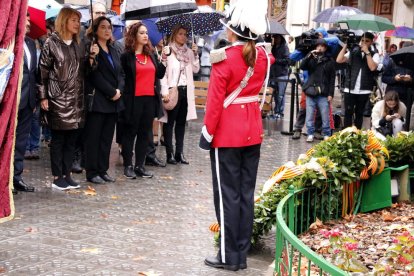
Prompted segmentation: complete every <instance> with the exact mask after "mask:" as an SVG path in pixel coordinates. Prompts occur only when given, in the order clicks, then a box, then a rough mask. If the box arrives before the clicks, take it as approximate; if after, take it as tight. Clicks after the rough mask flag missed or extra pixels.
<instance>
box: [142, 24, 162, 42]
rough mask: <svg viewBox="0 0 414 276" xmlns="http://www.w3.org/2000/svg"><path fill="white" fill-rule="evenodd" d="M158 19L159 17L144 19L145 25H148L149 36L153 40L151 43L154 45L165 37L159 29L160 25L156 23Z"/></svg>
mask: <svg viewBox="0 0 414 276" xmlns="http://www.w3.org/2000/svg"><path fill="white" fill-rule="evenodd" d="M156 21H157V19H155V18H150V19H144V20H142V23H144V25H145V26H146V27H147V30H148V37H149V39H150V40H151V44H152V45H153V46H156V45H157V44H158V43H159V42H160V41H161V40H162V39H163V35H162V33H161V32H160V31H159V30H158V27H157V25H156V24H155V22H156Z"/></svg>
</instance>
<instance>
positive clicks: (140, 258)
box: [132, 256, 147, 261]
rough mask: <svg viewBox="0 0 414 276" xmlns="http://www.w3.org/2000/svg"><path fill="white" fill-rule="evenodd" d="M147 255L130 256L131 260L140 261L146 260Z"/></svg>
mask: <svg viewBox="0 0 414 276" xmlns="http://www.w3.org/2000/svg"><path fill="white" fill-rule="evenodd" d="M146 259H147V257H145V256H136V257H134V258H132V260H133V261H142V260H146Z"/></svg>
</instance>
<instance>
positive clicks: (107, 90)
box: [84, 16, 124, 184]
mask: <svg viewBox="0 0 414 276" xmlns="http://www.w3.org/2000/svg"><path fill="white" fill-rule="evenodd" d="M86 35H87V37H88V38H89V39H90V41H92V43H91V44H93V45H92V46H94V47H95V48H97V49H96V52H94V53H90V54H91V55H90V56H89V62H88V63H87V70H86V81H85V86H86V87H85V93H86V95H87V96H88V114H87V120H86V126H85V132H84V135H85V138H84V139H85V169H86V179H87V181H89V182H92V183H95V184H103V183H105V182H114V181H115V179H114V178H112V177H111V176H109V175H108V169H109V155H110V152H111V145H112V138H113V137H114V132H115V124H116V122H117V119H118V112H119V111H121V110H123V108H124V105H123V102H122V99H121V93H123V91H124V73H123V71H122V67H121V60H120V54H119V52H118V51H117V50H116V48H115V47H114V46H113V40H112V23H111V20H109V19H108V18H106V17H105V16H101V17H98V18H96V19H95V20H94V21H93V23H92V26H91V27H90V28H89V29H88V30H87V31H86ZM86 48H87V49H88V48H90V47H86Z"/></svg>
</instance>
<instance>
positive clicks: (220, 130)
mask: <svg viewBox="0 0 414 276" xmlns="http://www.w3.org/2000/svg"><path fill="white" fill-rule="evenodd" d="M256 49H257V51H258V56H257V60H256V65H255V67H254V73H253V75H252V76H251V78H250V80H249V82H248V85H247V86H246V87H245V88H244V89H243V90H242V91H241V93H240V94H239V97H246V96H255V95H258V94H259V92H260V90H261V88H262V86H263V83H264V80H265V78H266V72H267V62H268V60H267V57H266V55H267V53H266V52H265V51H264V48H262V49H258V47H257V48H256ZM242 50H243V45H237V46H233V47H229V48H227V49H226V50H225V51H226V56H227V58H226V59H224V60H223V61H220V62H218V63H214V64H213V65H212V71H211V75H210V84H209V87H208V94H207V104H206V114H205V117H204V124H205V126H206V128H207V131H208V133H209V134H210V135H212V136H213V141H212V144H211V145H212V147H213V148H221V147H246V146H252V145H257V144H260V143H262V140H263V126H262V116H261V112H260V103H259V102H253V103H247V104H231V105H229V106H228V107H227V108H226V109H225V108H224V107H223V102H224V100H225V99H226V97H227V96H228V95H229V94H231V93H232V92H233V91H234V90H235V89H236V88H237V87H238V86H239V85H240V82H241V80H242V79H243V78H244V76H245V75H246V72H247V69H248V66H247V65H246V63H245V62H244V59H243V56H242ZM269 56H270V63H273V62H274V61H275V59H274V57H273V56H272V55H271V54H269Z"/></svg>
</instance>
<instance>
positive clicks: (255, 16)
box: [220, 0, 268, 40]
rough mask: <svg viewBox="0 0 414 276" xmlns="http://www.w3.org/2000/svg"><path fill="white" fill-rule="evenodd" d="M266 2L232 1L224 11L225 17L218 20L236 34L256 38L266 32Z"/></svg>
mask: <svg viewBox="0 0 414 276" xmlns="http://www.w3.org/2000/svg"><path fill="white" fill-rule="evenodd" d="M234 2H235V3H234ZM267 2H268V1H267V0H256V1H254V2H252V1H251V0H238V1H233V2H232V4H231V5H230V7H229V9H228V10H227V11H226V17H225V18H223V19H220V21H221V23H222V24H223V25H224V26H226V27H227V28H229V29H230V30H231V31H233V32H234V33H235V34H236V35H237V36H239V37H242V38H245V39H249V40H257V39H258V38H259V36H260V35H263V34H264V33H266V30H267V27H268V20H267V16H266V15H267Z"/></svg>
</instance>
